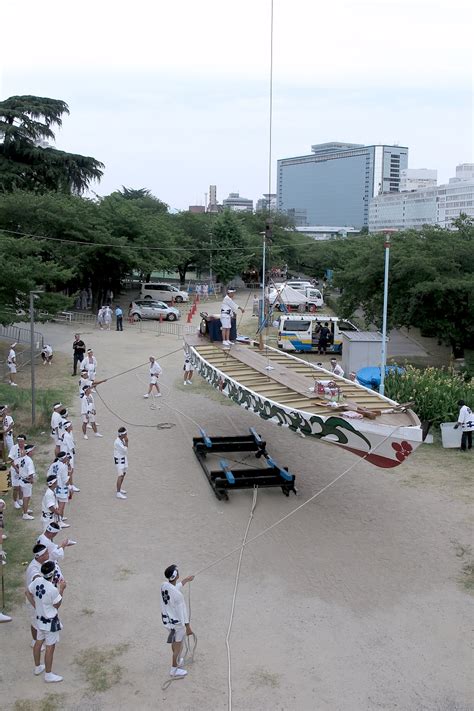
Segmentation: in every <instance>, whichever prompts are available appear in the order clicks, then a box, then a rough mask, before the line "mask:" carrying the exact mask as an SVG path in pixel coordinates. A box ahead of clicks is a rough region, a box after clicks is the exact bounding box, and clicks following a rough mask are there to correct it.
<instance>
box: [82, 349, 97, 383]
mask: <svg viewBox="0 0 474 711" xmlns="http://www.w3.org/2000/svg"><path fill="white" fill-rule="evenodd" d="M84 369H85V370H87V373H88V376H89V379H90V380H95V376H96V373H97V358H96V357H95V355H94V351H93V350H92V348H88V349H87V353H86V357H85V358H84V360H83V361H82V363H81V371H82V370H84Z"/></svg>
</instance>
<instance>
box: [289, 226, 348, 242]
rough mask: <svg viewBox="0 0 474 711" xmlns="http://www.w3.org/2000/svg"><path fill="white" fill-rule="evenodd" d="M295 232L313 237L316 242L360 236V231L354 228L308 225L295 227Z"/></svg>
mask: <svg viewBox="0 0 474 711" xmlns="http://www.w3.org/2000/svg"><path fill="white" fill-rule="evenodd" d="M295 231H296V232H299V233H300V234H301V235H306V236H307V237H311V238H312V239H314V240H315V242H322V241H325V240H328V239H333V237H347V236H348V235H358V234H359V230H356V229H354V227H337V226H336V225H331V226H329V225H316V226H310V225H306V226H304V227H295Z"/></svg>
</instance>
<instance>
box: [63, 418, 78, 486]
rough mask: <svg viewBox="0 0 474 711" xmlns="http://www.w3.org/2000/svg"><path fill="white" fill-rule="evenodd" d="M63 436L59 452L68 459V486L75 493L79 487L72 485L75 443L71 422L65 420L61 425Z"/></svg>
mask: <svg viewBox="0 0 474 711" xmlns="http://www.w3.org/2000/svg"><path fill="white" fill-rule="evenodd" d="M62 429H63V435H62V438H61V451H62V452H65V453H66V454H67V455H68V457H69V462H68V463H69V484H70V486H71V488H72V490H73V491H74V492H75V493H77V492H79V491H80V489H79V487H77V486H76V485H75V484H74V481H73V477H74V455H75V454H76V443H75V442H74V435H73V433H72V422H71V421H70V420H66V422H65V423H64V425H63V428H62Z"/></svg>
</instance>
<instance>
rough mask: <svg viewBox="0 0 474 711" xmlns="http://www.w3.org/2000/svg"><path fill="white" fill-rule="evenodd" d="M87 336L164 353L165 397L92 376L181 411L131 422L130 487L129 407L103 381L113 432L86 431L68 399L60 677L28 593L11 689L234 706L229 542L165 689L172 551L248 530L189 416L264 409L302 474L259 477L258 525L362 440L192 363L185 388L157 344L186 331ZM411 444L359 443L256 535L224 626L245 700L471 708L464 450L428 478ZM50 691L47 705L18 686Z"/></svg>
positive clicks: (204, 580) (101, 357)
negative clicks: (217, 483)
mask: <svg viewBox="0 0 474 711" xmlns="http://www.w3.org/2000/svg"><path fill="white" fill-rule="evenodd" d="M45 330H46V329H45ZM73 331H74V329H69V328H68V327H66V326H61V327H56V326H55V327H53V328H52V330H51V333H50V334H48V338H49V340H53V336H54V339H55V342H54V345H55V347H56V348H58V349H60V348H64V349H66V350H67V351H69V348H70V341H71V340H72V338H71V334H72V333H73ZM83 336H84V339H85V340H86V342H87V344H88V345H91V346H93V347H94V351H95V353H96V355H97V358H98V362H99V372H98V375H99V377H102V376H103V377H107V376H110V375H112V374H114V373H117V372H119V371H121V370H125V369H127V368H130V367H132V366H134V365H138V364H139V363H144V362H145V361H146V360H147V358H148V356H149V355H151V354H153V355H156V356H157V358H158V360H159V361H160V362H161V364H162V366H163V369H164V375H163V392H164V397H163V398H162V399H161V401H160V403H159V409H157V410H152V409H150V403H149V402H148V401H146V400H144V399H143V397H142V395H143V393H144V392H145V384H144V383H145V382H146V375H147V371H146V368H142V369H141V370H138V371H136V372H132V373H129V374H127V375H124V376H123V377H120V378H116V379H114V380H111V381H110V382H108V383H106V384H104V385H103V386H101V387H100V390H99V392H100V394H101V395H102V397H103V398H104V400H105V401H106V403H107V404H108V406H109V407H110V408H111V409H112V410H113V411H114V412H116V413H118V414H120V415H121V416H122V417H124V418H125V419H126V420H128V421H129V422H132V423H136V424H141V425H156V424H157V423H160V422H170V423H172V424H173V425H174V426H173V427H172V428H171V429H168V430H158V429H156V428H155V427H143V426H141V427H135V426H130V427H129V434H130V452H129V454H130V456H129V461H130V475H129V476H128V477H127V482H126V489H127V490H128V494H129V495H128V500H127V501H119V500H117V499H116V498H115V497H114V480H115V472H114V467H113V464H112V456H111V455H112V443H113V439H114V437H115V433H116V429H117V427H118V426H120V424H121V422H120V420H119V419H117V417H116V416H114V415H113V414H111V413H110V412H109V411H108V410H106V409H105V408H104V405H103V404H102V403H101V401H100V400H99V399H97V405H98V413H99V416H98V419H99V422H100V430H101V432H102V433H103V434H104V438H103V439H95V438H93V437H91V438H90V439H89V441H87V442H86V441H84V440H82V438H81V437H80V435H79V433H78V430H79V417H78V410H79V408H78V407H77V403H75V407H74V408H72V410H73V420H74V423H75V427H76V439H77V443H78V458H77V459H78V462H77V472H78V474H77V477H76V479H77V482H78V484H79V486H80V487H81V493H80V494H78V495H77V496H75V498H74V500H73V502H72V504H71V506H70V512H69V518H70V521H71V523H72V526H71V528H70V529H69V530H68V533H70V535H71V537H73V538H74V539H76V540H77V541H78V545H77V546H76V547H74V548H71V549H68V551H67V553H66V561H65V563H64V572H65V574H66V577H67V580H68V583H69V586H68V589H67V590H66V595H65V601H64V607H63V610H62V618H63V622H64V625H65V629H64V632H63V634H62V639H61V642H60V646H59V647H58V650H57V658H56V665H55V666H56V670H57V671H58V672H59V673H62V674H63V675H64V677H65V681H64V682H63V683H62V684H60V685H57V687H55V688H51V686H49V687H47V686H46V685H45V684H44V683H43V681H42V680H41V679H39V678H35V677H34V676H33V673H32V660H31V654H30V649H29V646H28V630H27V621H26V619H25V618H24V616H23V611H22V610H21V609H19V610H17V611H16V614H15V619H14V622H13V623H11V624H9V625H2V626H0V637H1V640H2V664H1V672H0V674H1V677H0V681H1V687H2V696H1V700H0V707H1V708H8V709H16V711H21V709H23V710H25V709H30V710H33V709H40V708H47V709H48V710H49V709H54V708H62V709H67V710H68V711H72V710H73V709H74V710H76V709H81V711H82V710H83V709H87V710H89V709H91V710H92V709H94V710H102V709H103V710H106V709H110V710H112V709H114V710H117V709H124V710H125V709H144V710H145V709H150V710H151V709H159V708H168V709H193V710H196V709H199V710H201V709H202V710H203V711H207V710H208V709H215V710H216V711H220V710H221V709H226V708H227V661H226V654H225V645H224V640H225V634H226V629H227V624H228V619H229V612H230V605H231V598H232V589H233V584H234V575H235V567H236V563H237V556H236V555H234V556H232V557H231V558H229V559H227V560H225V561H224V562H222V563H220V564H218V565H217V566H215V567H214V568H211V569H210V570H209V571H208V572H205V573H203V574H202V575H201V576H199V577H198V578H196V580H195V582H194V583H193V584H192V624H193V628H194V629H195V632H196V633H197V635H198V638H199V643H198V649H197V654H196V659H195V663H194V665H193V666H192V667H190V669H189V674H188V677H187V678H186V679H184V680H183V681H180V682H174V683H173V684H172V686H171V687H170V688H169V689H168V690H167V691H165V692H163V691H162V690H161V685H162V683H163V682H164V681H165V680H166V679H167V673H168V670H169V651H168V648H167V646H166V644H165V633H164V629H163V627H162V625H161V621H160V609H159V585H160V583H161V581H162V571H163V570H164V568H165V567H166V566H167V565H169V564H170V563H178V564H179V566H180V569H181V571H182V573H183V574H187V573H190V572H193V571H194V570H197V569H199V568H201V567H203V566H205V565H206V564H207V563H209V562H212V561H213V560H214V559H216V558H218V557H220V556H221V555H222V554H224V553H225V552H227V551H228V550H230V549H232V548H233V547H235V546H236V545H238V543H239V541H240V539H241V537H242V535H243V533H244V530H245V526H246V524H247V520H248V516H249V512H250V505H251V494H250V492H236V493H235V494H232V495H231V499H230V501H229V502H219V501H217V499H216V498H215V497H214V495H213V493H212V491H211V489H210V487H209V486H208V484H207V482H206V480H205V478H204V476H203V474H202V471H201V469H200V467H199V466H198V464H197V462H196V460H195V458H194V455H193V453H192V448H191V438H192V437H193V436H195V435H196V434H198V433H197V426H196V423H199V424H202V425H204V426H205V427H206V429H207V431H208V432H209V433H211V434H225V433H246V432H247V429H248V427H249V426H257V428H258V431H259V432H261V433H262V435H263V436H264V437H265V438H266V439H267V442H268V447H269V451H270V452H271V454H272V455H273V456H274V458H275V459H276V460H277V461H278V462H281V463H282V464H283V465H285V464H286V465H289V467H290V470H291V471H292V472H293V473H295V474H296V476H297V486H298V490H299V495H298V497H297V498H294V497H293V498H290V499H287V498H285V497H284V496H282V495H281V493H280V492H279V491H276V490H262V491H260V492H259V494H258V502H257V509H256V513H255V519H254V523H253V524H252V528H251V532H250V535H252V534H255V533H257V532H258V531H260V530H262V529H263V528H265V527H266V526H267V525H269V524H270V523H272V522H273V521H275V520H276V519H277V518H279V517H280V516H282V515H284V514H285V513H287V512H288V511H290V510H291V509H292V508H294V507H295V506H297V505H298V504H299V503H302V502H303V501H304V500H305V499H306V498H308V497H309V496H310V495H311V494H313V493H315V492H316V491H318V490H319V489H320V488H321V487H322V486H324V485H325V484H326V483H328V482H329V481H331V480H332V479H333V478H334V477H335V476H336V475H337V474H339V473H340V472H341V471H343V470H344V469H345V468H346V467H348V466H349V465H350V464H352V463H353V461H354V460H353V458H352V456H351V455H350V454H347V453H345V452H342V451H340V450H336V449H335V448H331V447H330V446H329V445H326V444H323V443H319V442H317V441H310V440H309V439H302V438H299V437H297V436H296V435H294V434H293V433H290V432H288V431H286V430H282V429H277V428H276V427H275V426H274V425H272V424H270V423H266V422H263V421H262V420H258V419H257V418H256V417H255V416H253V415H251V414H250V413H247V412H246V411H244V410H242V409H240V408H237V407H235V406H233V405H229V404H228V402H227V401H226V400H224V399H223V398H221V396H220V395H218V394H217V393H215V392H214V391H211V390H209V389H208V387H207V386H205V385H204V384H202V382H200V381H199V379H198V378H196V382H195V384H194V386H193V388H187V387H186V388H185V387H184V386H183V384H182V379H181V378H182V371H181V368H182V355H181V353H178V354H177V355H174V356H171V357H167V358H162V356H163V355H164V354H166V353H168V352H170V351H173V350H174V349H176V348H179V346H180V341H179V339H178V338H176V337H173V336H160V337H157V336H155V335H151V334H147V333H142V334H139V333H137V331H136V329H135V327H130V328H126V330H125V331H124V333H122V334H118V333H115V332H110V333H98V332H92V333H91V332H89V333H87V332H86V331H84V332H83ZM189 418H192V420H193V421H194V422H193V421H191V420H190V419H189ZM418 451H419V454H418V452H417V454H416V455H415V456H414V457H413V460H411V461H409V462H407V463H406V464H404V465H403V467H400V468H398V469H396V470H394V471H391V472H385V471H382V470H379V469H375V468H374V467H372V466H370V465H368V464H365V463H364V462H360V463H359V465H358V466H357V467H356V468H355V469H354V470H353V471H352V472H351V473H350V475H348V476H347V478H343V479H342V480H341V481H340V482H338V484H337V485H336V486H334V487H333V488H331V489H329V490H328V491H327V492H326V493H325V494H324V495H323V496H321V497H320V498H318V499H317V500H316V501H315V502H313V503H312V504H310V505H309V506H308V507H306V508H304V509H303V510H302V511H301V512H300V513H299V514H298V515H297V516H295V517H294V518H292V519H290V520H289V521H288V522H287V523H285V524H284V525H282V526H280V527H278V528H276V529H275V530H273V531H271V533H269V534H268V535H266V536H263V537H262V538H260V539H259V540H258V541H257V542H255V543H254V544H252V545H251V546H249V547H248V548H247V549H246V552H245V553H244V559H243V565H242V573H241V580H240V587H239V591H238V597H237V606H236V612H235V619H234V627H233V634H232V639H231V645H232V659H233V664H232V681H233V702H234V703H233V708H234V710H235V711H237V710H243V709H246V710H247V711H248V710H249V709H251V710H253V709H255V710H258V711H267V710H268V711H270V710H273V709H278V710H282V711H292V710H293V709H298V710H301V711H313V710H317V711H364V710H368V711H376V710H377V711H378V710H379V709H397V710H398V709H400V710H403V711H419V710H420V711H421V710H423V711H424V710H425V709H426V711H428V710H430V711H431V710H436V711H444V710H446V711H448V710H449V711H461V710H463V711H464V710H466V709H470V708H473V706H471V705H470V704H473V700H474V695H473V689H472V686H471V683H470V679H471V678H472V677H471V671H472V669H471V666H470V665H471V662H472V655H471V649H470V647H469V643H468V634H469V632H468V631H469V630H470V627H471V624H470V623H471V622H472V598H471V597H470V596H469V595H468V593H467V591H466V589H465V588H464V587H463V586H462V584H461V582H460V579H461V578H462V569H463V565H465V564H466V563H467V562H468V559H469V557H470V551H469V544H470V543H471V534H472V529H471V524H470V521H469V517H468V516H469V509H468V504H467V502H466V500H465V495H466V491H467V487H468V486H469V481H466V480H464V483H463V482H462V479H463V477H464V466H465V464H462V465H460V464H459V462H458V457H457V455H456V454H455V453H447V452H439V450H438V455H439V456H443V457H447V456H448V455H452V459H451V460H450V461H452V462H456V464H455V470H456V467H458V469H457V470H456V471H458V474H457V475H456V477H457V479H456V480H457V481H458V480H459V481H458V484H459V486H458V487H453V490H451V489H450V487H449V483H447V484H446V485H445V486H443V487H442V486H441V485H438V483H437V482H438V479H441V474H440V471H439V468H438V471H437V474H436V476H437V480H436V481H435V482H431V481H429V477H430V473H431V470H432V466H433V459H432V458H431V461H430V457H431V454H430V456H429V457H427V456H426V455H425V451H428V450H418ZM433 451H434V450H433ZM438 458H439V457H438ZM445 461H447V459H445ZM449 476H450V475H449V472H448V473H447V475H446V480H447V481H448V482H449ZM417 477H420V478H421V480H419V481H418V480H417ZM35 523H36V522H32V524H35ZM28 525H29V524H28ZM32 529H33V526H32ZM32 539H33V531H32ZM75 660H76V661H75ZM78 661H80V664H78V663H77V662H78ZM85 671H87V678H86V676H85ZM107 687H109V688H107ZM102 689H105V690H102ZM48 694H50V695H51V694H52V695H53V696H52V697H50V700H49V703H48V705H46V706H40V705H38V704H37V703H36V704H35V703H32V704H30V705H28V703H27V702H28V700H35V701H38V700H39V699H43V698H45V697H47V695H48ZM15 702H17V705H16V706H15ZM55 704H56V705H55Z"/></svg>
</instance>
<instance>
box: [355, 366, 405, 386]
mask: <svg viewBox="0 0 474 711" xmlns="http://www.w3.org/2000/svg"><path fill="white" fill-rule="evenodd" d="M393 371H396V372H397V373H404V372H405V369H404V368H399V367H398V366H397V365H387V366H385V376H387V375H388V373H392V372H393ZM356 377H357V380H358V381H359V383H360V384H361V385H364V386H365V387H366V388H372V390H378V389H379V387H380V368H376V367H373V366H369V367H367V368H360V370H358V371H357V373H356Z"/></svg>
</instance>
